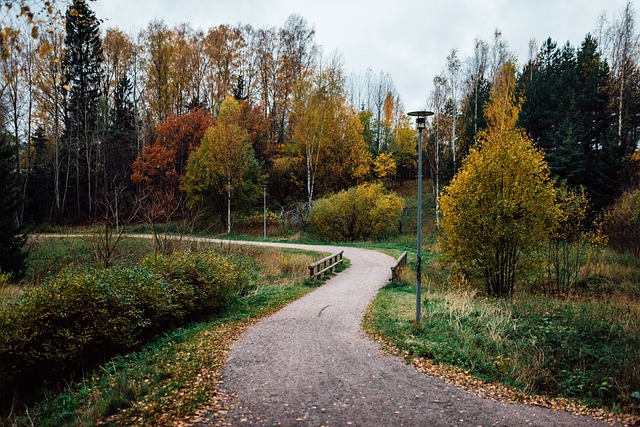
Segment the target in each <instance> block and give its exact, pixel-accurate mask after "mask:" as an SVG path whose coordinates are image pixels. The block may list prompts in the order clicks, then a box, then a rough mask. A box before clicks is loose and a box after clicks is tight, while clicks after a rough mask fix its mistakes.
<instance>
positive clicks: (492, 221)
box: [440, 63, 558, 297]
mask: <svg viewBox="0 0 640 427" xmlns="http://www.w3.org/2000/svg"><path fill="white" fill-rule="evenodd" d="M520 104H521V103H520V102H519V101H518V100H517V99H516V95H515V66H514V65H513V64H512V63H508V64H506V65H505V66H504V67H503V69H502V72H501V74H500V75H499V76H498V78H497V81H496V84H495V85H494V87H493V88H492V91H491V97H490V101H489V104H488V106H487V108H486V110H485V114H486V118H487V122H488V128H487V130H486V131H485V132H483V133H482V134H481V135H480V140H479V145H478V146H476V147H474V148H472V149H471V151H470V153H469V156H468V157H467V158H466V159H465V161H464V163H463V165H462V168H461V169H460V171H459V172H458V174H457V175H456V176H455V177H454V179H453V180H452V182H451V184H450V185H449V186H448V187H446V188H445V189H444V191H443V194H442V196H441V199H440V206H441V208H442V214H443V219H442V235H441V243H442V250H443V252H444V254H445V256H446V258H447V259H448V260H449V261H451V262H452V263H454V264H455V265H457V266H458V267H459V268H461V270H462V271H463V273H466V274H469V275H472V276H480V277H484V279H485V281H486V285H487V293H488V294H489V295H492V296H498V297H503V296H510V295H511V294H512V293H513V290H514V284H515V282H516V278H517V274H518V272H519V271H521V269H522V267H523V263H522V258H523V254H525V253H527V252H528V251H530V250H533V249H534V248H536V247H537V246H538V245H539V244H541V243H543V242H544V241H546V239H547V238H548V236H549V234H550V232H551V231H552V229H553V227H554V222H555V221H556V218H557V215H558V208H557V206H556V202H555V200H556V194H555V189H554V183H553V181H552V179H551V178H550V175H549V168H548V166H547V164H546V162H545V161H544V157H543V154H542V153H541V152H540V151H539V150H537V149H536V148H535V147H534V146H533V143H532V142H531V140H530V139H529V138H528V137H527V136H526V134H525V133H524V131H523V130H521V129H519V128H517V127H516V121H517V118H518V113H519V110H520Z"/></svg>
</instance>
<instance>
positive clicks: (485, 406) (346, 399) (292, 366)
mask: <svg viewBox="0 0 640 427" xmlns="http://www.w3.org/2000/svg"><path fill="white" fill-rule="evenodd" d="M57 236H58V237H60V236H61V235H57ZM129 236H131V237H140V238H150V237H151V236H149V235H129ZM182 239H184V240H194V241H207V242H224V243H228V242H227V241H221V240H215V239H208V238H198V237H182ZM234 243H241V244H248V245H263V246H275V247H287V248H297V249H306V250H314V251H320V252H329V253H335V252H338V251H340V250H344V256H345V257H346V258H348V259H349V260H350V261H351V267H350V268H349V269H347V270H346V271H344V272H342V273H340V274H338V275H337V276H335V277H333V278H332V279H331V280H329V281H328V282H327V283H325V284H324V285H323V286H321V287H319V288H318V289H316V290H315V291H313V292H311V293H310V294H308V295H307V296H305V297H304V298H301V299H299V300H297V301H294V302H293V303H291V304H289V305H288V306H286V307H285V308H283V309H282V310H280V311H278V312H277V313H275V314H274V315H272V316H269V317H267V318H265V319H264V320H262V321H260V322H259V323H257V324H256V325H254V326H252V327H250V328H249V329H248V330H247V332H246V334H245V335H244V336H243V337H242V338H241V339H240V340H238V341H237V342H236V343H234V345H233V347H232V350H231V352H230V355H229V358H228V361H227V364H226V368H225V371H224V379H223V384H222V385H221V387H222V389H223V391H224V392H225V393H227V394H230V395H232V396H234V397H235V400H236V403H235V407H234V408H233V410H232V411H231V412H230V413H228V414H226V415H225V418H224V419H220V418H219V414H218V415H216V414H205V416H204V419H205V420H206V421H205V422H203V423H199V424H198V425H202V426H204V425H220V424H223V425H302V426H334V425H358V426H476V427H477V426H484V427H487V426H509V427H512V426H567V427H568V426H572V427H573V426H602V425H608V424H604V423H599V422H596V421H595V420H593V419H591V418H587V417H583V416H576V415H573V414H570V413H567V412H558V411H552V410H550V409H547V408H542V407H537V406H528V405H522V404H512V403H504V402H494V401H492V400H488V399H484V398H481V397H478V396H477V395H475V394H473V393H470V392H467V391H465V390H463V389H461V388H459V387H457V386H454V385H451V384H447V383H445V382H444V381H443V380H442V379H440V378H434V377H429V376H426V375H424V374H422V373H420V372H418V371H417V370H416V369H414V368H413V367H411V366H409V365H406V364H405V363H404V362H403V361H402V360H401V359H400V358H398V357H391V356H385V355H383V354H382V353H381V352H380V351H379V348H378V345H377V344H376V343H374V342H372V341H371V340H369V339H368V337H367V336H366V335H365V334H364V333H363V332H362V331H361V329H360V322H361V320H362V316H363V313H364V310H365V309H366V307H367V306H368V305H369V303H370V302H371V300H372V299H373V297H374V296H375V294H376V292H377V291H378V289H380V288H381V287H382V286H384V285H385V284H386V283H387V282H388V280H389V279H390V275H391V272H390V268H391V266H392V265H393V263H394V259H392V258H391V257H390V256H388V255H385V254H382V253H380V252H377V251H373V250H367V249H357V248H342V247H333V246H312V245H297V244H278V243H261V242H234Z"/></svg>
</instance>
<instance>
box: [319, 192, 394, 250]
mask: <svg viewBox="0 0 640 427" xmlns="http://www.w3.org/2000/svg"><path fill="white" fill-rule="evenodd" d="M403 209H404V200H403V199H402V198H401V197H399V196H398V195H396V194H395V193H390V194H385V191H384V187H383V185H382V184H363V185H360V186H358V187H354V188H350V189H348V190H346V191H341V192H339V193H337V194H334V195H332V196H328V197H325V198H323V199H320V200H318V201H316V202H315V203H314V205H313V208H312V209H311V222H312V224H313V225H314V226H315V228H316V229H317V230H318V232H319V233H320V234H321V235H323V236H324V237H326V238H328V239H331V240H334V241H344V240H348V241H351V242H353V241H356V240H367V239H373V238H376V237H380V236H382V235H384V234H385V233H388V232H389V231H390V230H391V229H393V228H394V227H395V226H396V224H397V223H398V220H399V219H400V215H401V214H402V210H403Z"/></svg>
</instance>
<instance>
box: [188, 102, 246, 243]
mask: <svg viewBox="0 0 640 427" xmlns="http://www.w3.org/2000/svg"><path fill="white" fill-rule="evenodd" d="M240 123H241V109H240V104H239V103H238V101H236V100H235V99H234V98H233V97H230V96H229V97H227V98H225V100H224V101H223V102H222V105H221V106H220V112H219V114H218V117H217V121H216V124H215V125H214V126H211V127H209V128H208V129H207V131H206V132H205V135H204V138H203V139H202V144H201V145H200V146H199V147H198V148H197V149H196V150H195V151H194V152H193V154H192V155H191V157H190V158H189V162H188V165H187V171H186V175H185V177H184V179H183V180H182V183H183V188H184V190H185V191H186V192H187V195H188V197H189V204H190V206H192V207H198V206H200V207H203V208H204V209H205V210H209V211H211V210H214V209H215V206H211V202H215V200H216V196H217V195H220V194H223V195H224V198H225V199H226V200H225V201H226V218H225V219H226V230H227V233H230V232H231V203H232V200H233V196H234V195H236V196H239V197H241V198H243V199H245V200H249V201H250V202H251V201H253V200H255V199H256V197H257V196H258V195H259V187H258V185H257V183H258V182H257V181H258V179H259V176H258V174H257V173H256V172H257V169H258V168H257V163H256V162H255V158H254V155H253V149H252V148H251V143H250V142H249V138H248V136H249V135H248V133H247V131H246V129H244V128H242V126H240Z"/></svg>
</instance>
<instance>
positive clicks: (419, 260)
mask: <svg viewBox="0 0 640 427" xmlns="http://www.w3.org/2000/svg"><path fill="white" fill-rule="evenodd" d="M417 234H418V245H417V246H418V247H417V248H416V324H420V318H421V315H420V309H421V305H422V304H421V300H422V295H421V285H422V128H420V127H419V128H418V219H417Z"/></svg>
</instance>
